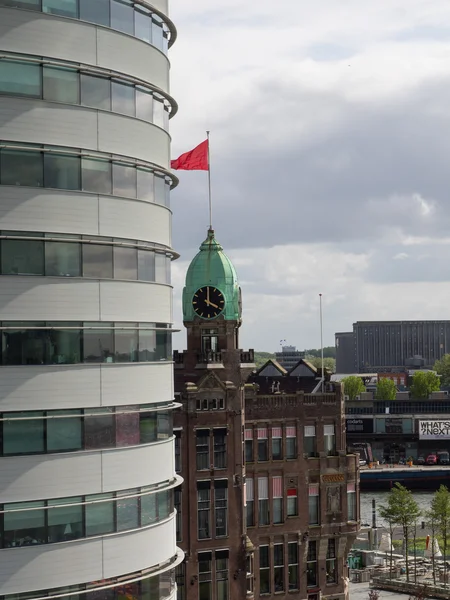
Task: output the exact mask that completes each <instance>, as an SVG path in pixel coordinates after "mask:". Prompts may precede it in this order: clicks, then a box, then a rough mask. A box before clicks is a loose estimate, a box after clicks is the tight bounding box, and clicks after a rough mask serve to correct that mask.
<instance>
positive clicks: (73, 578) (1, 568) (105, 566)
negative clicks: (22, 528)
mask: <svg viewBox="0 0 450 600" xmlns="http://www.w3.org/2000/svg"><path fill="white" fill-rule="evenodd" d="M174 540H175V515H173V516H172V517H171V518H170V519H168V520H167V521H165V522H163V523H160V524H158V525H154V526H152V527H148V528H146V529H142V530H141V531H130V532H129V533H119V534H114V535H109V536H104V537H103V538H92V539H88V540H78V541H73V542H63V543H60V544H48V545H43V546H28V547H25V548H8V549H6V550H0V590H1V591H2V593H3V594H12V593H20V592H26V591H32V590H42V589H45V588H47V589H51V588H56V587H63V586H66V585H76V584H78V583H88V582H90V581H98V580H101V579H106V578H109V577H115V576H120V575H125V574H128V573H132V572H134V571H138V570H143V569H146V568H147V567H148V565H153V564H158V563H161V562H166V561H169V560H170V559H171V558H172V557H174V556H175V554H176V552H177V549H176V546H175V542H174Z"/></svg>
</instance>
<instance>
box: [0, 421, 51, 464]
mask: <svg viewBox="0 0 450 600" xmlns="http://www.w3.org/2000/svg"><path fill="white" fill-rule="evenodd" d="M43 416H44V413H43V412H38V411H34V412H15V413H4V414H3V418H4V419H5V421H3V454H4V455H8V454H35V453H41V452H44V451H45V445H44V421H43V419H42V417H43Z"/></svg>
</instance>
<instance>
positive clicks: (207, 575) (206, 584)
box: [198, 552, 213, 600]
mask: <svg viewBox="0 0 450 600" xmlns="http://www.w3.org/2000/svg"><path fill="white" fill-rule="evenodd" d="M211 559H212V554H211V552H200V553H199V555H198V579H199V584H198V600H210V599H211V598H212V597H213V588H212V566H211V565H212V560H211Z"/></svg>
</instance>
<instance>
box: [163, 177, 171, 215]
mask: <svg viewBox="0 0 450 600" xmlns="http://www.w3.org/2000/svg"><path fill="white" fill-rule="evenodd" d="M164 206H167V208H170V183H168V182H167V181H166V183H165V184H164Z"/></svg>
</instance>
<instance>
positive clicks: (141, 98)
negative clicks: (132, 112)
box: [136, 87, 153, 123]
mask: <svg viewBox="0 0 450 600" xmlns="http://www.w3.org/2000/svg"><path fill="white" fill-rule="evenodd" d="M136 117H137V118H138V119H143V120H144V121H148V122H149V123H152V122H153V94H152V93H151V92H148V91H145V90H143V89H142V88H139V87H137V88H136Z"/></svg>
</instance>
